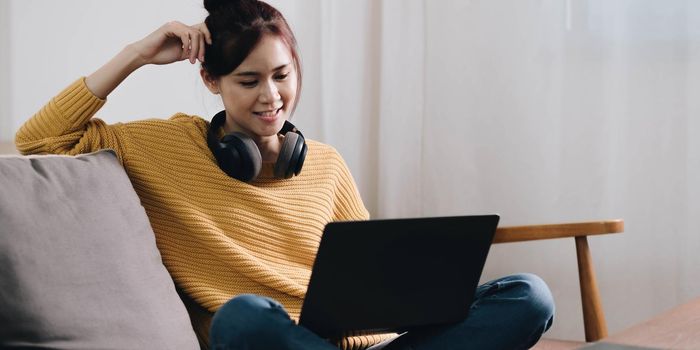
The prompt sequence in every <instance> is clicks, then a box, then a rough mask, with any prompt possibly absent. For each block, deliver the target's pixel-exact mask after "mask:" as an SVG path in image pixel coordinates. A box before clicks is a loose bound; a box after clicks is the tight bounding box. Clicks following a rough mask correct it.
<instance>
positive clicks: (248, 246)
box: [15, 78, 382, 348]
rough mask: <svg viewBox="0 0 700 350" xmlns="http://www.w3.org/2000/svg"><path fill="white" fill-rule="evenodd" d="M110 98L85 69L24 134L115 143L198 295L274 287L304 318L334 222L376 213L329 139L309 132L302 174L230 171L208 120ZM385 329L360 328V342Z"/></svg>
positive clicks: (165, 250)
mask: <svg viewBox="0 0 700 350" xmlns="http://www.w3.org/2000/svg"><path fill="white" fill-rule="evenodd" d="M104 103H105V100H102V99H100V98H98V97H96V96H95V95H94V94H92V93H91V92H90V90H89V89H88V88H87V87H86V85H85V80H84V78H81V79H79V80H77V81H76V82H74V83H73V84H71V85H70V86H69V87H67V88H66V89H65V90H64V91H62V92H61V93H59V94H58V95H57V96H56V97H54V98H53V99H51V101H50V102H49V103H48V104H47V105H46V106H44V107H43V108H42V109H41V110H40V111H39V112H38V113H37V114H35V115H34V116H33V117H32V118H31V119H29V120H28V121H27V122H26V123H25V124H24V125H23V126H22V127H21V128H20V130H19V131H18V132H17V134H16V139H15V142H16V145H17V148H18V150H19V151H20V152H22V153H23V154H36V153H54V154H69V155H75V154H79V153H86V152H92V151H96V150H98V149H103V148H111V149H114V150H115V151H116V153H117V156H118V158H119V160H120V161H121V163H122V165H123V166H124V168H125V169H126V172H127V173H128V175H129V178H130V179H131V182H132V184H133V186H134V189H135V190H136V192H137V193H138V195H139V197H140V198H141V204H142V205H143V206H144V208H145V209H146V212H147V214H148V217H149V219H150V222H151V225H152V226H153V230H154V232H155V235H156V242H157V245H158V248H159V249H160V252H161V255H162V258H163V263H164V265H165V266H166V267H167V269H168V271H169V272H170V274H171V275H172V277H173V279H174V280H175V282H176V283H177V285H178V286H179V287H180V288H182V290H184V292H185V293H186V294H188V295H189V296H190V297H191V298H192V299H194V300H195V301H196V302H197V304H199V305H201V306H203V307H204V308H206V309H207V310H209V311H210V312H215V311H216V310H217V309H218V308H219V307H220V306H221V305H222V304H224V303H225V302H226V301H228V300H229V299H231V298H232V297H234V296H236V295H239V294H242V293H254V294H260V295H265V296H269V297H271V298H274V299H276V300H278V301H279V302H281V303H282V304H283V305H284V307H285V308H286V309H287V311H288V312H289V314H290V316H291V317H292V318H293V319H298V317H299V313H300V311H301V304H302V302H303V298H304V295H305V293H306V288H307V284H308V281H309V277H310V273H311V267H312V264H313V262H314V257H315V255H316V250H317V248H318V245H319V242H320V238H321V233H322V231H323V228H324V226H325V225H326V223H328V222H330V221H336V220H362V219H368V218H369V214H368V212H367V210H366V209H365V207H364V205H363V203H362V200H361V199H360V195H359V193H358V191H357V188H356V186H355V182H354V180H353V178H352V176H351V175H350V172H349V171H348V169H347V166H346V165H345V162H344V161H343V159H342V158H341V157H340V155H339V154H338V153H337V152H336V150H335V149H333V148H332V147H330V146H327V145H324V144H322V143H319V142H315V141H312V140H307V141H306V142H307V145H308V154H307V158H306V161H305V163H304V169H303V170H302V172H301V174H300V175H299V176H296V177H293V178H291V179H288V180H279V179H274V178H272V165H273V164H272V163H270V164H268V163H265V164H264V165H263V170H262V174H261V176H260V177H259V178H258V179H257V180H256V181H255V182H252V183H244V182H241V181H238V180H235V179H232V178H230V177H228V176H227V175H226V174H225V173H224V172H223V171H221V170H220V169H219V167H218V165H217V164H216V160H215V159H214V156H213V155H212V153H211V152H210V151H209V148H208V147H207V142H206V133H207V128H208V122H207V121H205V120H204V119H202V118H200V117H197V116H190V115H186V114H176V115H174V116H172V117H171V118H170V119H168V120H161V119H151V120H144V121H136V122H129V123H118V124H114V125H107V124H106V123H105V122H104V121H102V120H100V119H93V118H92V117H93V115H94V114H95V113H96V112H97V111H98V110H99V109H100V107H101V106H102V105H103V104H104ZM380 338H382V337H377V336H375V337H371V336H370V337H355V338H353V339H348V340H346V341H345V342H344V343H345V344H343V347H345V348H361V347H365V346H367V345H368V344H372V343H374V342H376V341H378V340H379V339H380Z"/></svg>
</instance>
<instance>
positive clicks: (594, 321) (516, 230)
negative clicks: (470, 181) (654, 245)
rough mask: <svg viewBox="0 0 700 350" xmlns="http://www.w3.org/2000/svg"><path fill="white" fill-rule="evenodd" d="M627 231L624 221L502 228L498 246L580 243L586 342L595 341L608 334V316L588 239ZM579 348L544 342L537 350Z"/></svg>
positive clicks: (577, 253) (579, 258) (548, 341)
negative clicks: (558, 241) (552, 241)
mask: <svg viewBox="0 0 700 350" xmlns="http://www.w3.org/2000/svg"><path fill="white" fill-rule="evenodd" d="M624 229H625V223H624V221H623V220H607V221H595V222H578V223H566V224H550V225H530V226H513V227H499V228H498V229H497V230H496V236H495V237H494V243H512V242H525V241H536V240H543V239H556V238H567V237H568V238H571V237H573V238H574V241H575V242H576V258H577V262H578V277H579V285H580V288H581V305H582V307H583V324H584V330H585V334H586V342H594V341H597V340H599V339H602V338H604V337H606V336H607V335H608V327H607V324H606V323H605V314H604V312H603V306H602V303H601V300H600V292H599V291H598V283H597V282H596V278H595V271H594V269H593V260H592V259H591V252H590V250H589V248H588V236H593V235H603V234H609V233H620V232H623V231H624ZM578 346H580V343H577V342H566V341H550V340H546V339H545V340H543V341H540V343H538V344H537V346H536V347H535V349H575V348H576V347H578Z"/></svg>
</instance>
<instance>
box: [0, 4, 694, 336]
mask: <svg viewBox="0 0 700 350" xmlns="http://www.w3.org/2000/svg"><path fill="white" fill-rule="evenodd" d="M272 3H273V4H274V5H278V6H279V8H280V9H281V10H282V12H283V13H285V15H286V17H287V18H288V20H289V22H290V23H291V25H292V27H293V29H294V30H295V32H296V34H297V37H298V39H299V42H300V46H301V51H302V60H303V65H304V68H305V76H304V91H303V95H302V100H301V102H300V105H299V108H298V110H297V114H296V116H295V121H296V123H297V125H299V126H300V127H301V128H302V129H303V130H304V133H305V135H306V136H307V137H310V138H314V139H319V140H322V141H324V142H328V143H330V144H332V145H334V146H336V148H338V150H339V151H340V152H341V153H342V154H343V156H344V158H345V159H346V161H347V162H348V164H349V166H350V168H351V170H352V171H353V174H354V176H355V178H356V180H357V182H358V185H359V187H360V191H361V192H362V196H363V198H364V200H365V203H366V205H367V207H368V208H369V209H370V211H371V213H372V215H373V216H375V217H396V216H424V215H451V214H464V213H484V212H498V213H500V214H501V215H502V218H503V223H504V224H506V225H516V224H538V223H551V222H562V221H579V220H591V219H604V218H617V217H621V218H624V219H625V220H626V224H627V225H626V226H627V230H626V231H627V232H625V233H624V234H620V235H612V236H607V237H594V238H591V242H590V244H591V247H592V250H593V257H594V260H595V264H596V267H597V272H598V276H599V285H600V288H601V292H602V296H603V303H604V307H605V309H606V311H607V316H608V325H609V327H610V330H611V332H615V331H618V330H621V329H623V328H625V327H628V326H630V325H632V324H634V323H636V322H640V321H642V320H644V319H646V318H648V317H651V316H652V315H654V314H656V313H658V312H660V311H662V310H664V309H666V308H669V307H671V306H673V305H675V304H678V303H680V302H683V301H686V300H688V299H690V298H692V297H695V296H698V295H700V279H697V278H696V276H697V274H698V272H699V271H700V255H699V254H697V253H696V251H697V250H698V249H699V248H700V235H698V232H700V216H698V215H697V214H698V213H699V212H700V203H699V202H698V198H699V197H700V186H698V180H697V179H700V154H699V152H700V141H699V139H700V138H698V134H700V122H698V118H697V115H700V102H698V101H699V100H698V99H697V98H696V97H695V96H697V95H698V93H699V92H700V63H699V62H700V60H699V59H698V58H700V57H699V56H700V3H698V2H693V1H685V0H668V1H654V0H617V1H607V0H589V1H559V0H513V1H492V0H474V1H464V0H381V1H379V0H352V1H350V0H348V1H340V0H338V1H330V0H294V1H281V0H278V1H272ZM0 6H5V7H9V9H8V10H7V11H4V10H6V9H5V8H2V7H0V11H1V12H2V13H7V14H8V16H9V24H7V25H8V26H9V28H8V29H9V30H7V31H5V30H3V33H9V35H10V36H9V39H10V42H9V45H5V46H4V47H9V50H0V52H1V53H0V59H3V56H2V55H3V54H4V53H9V64H7V65H5V64H3V65H0V69H2V68H1V67H6V69H8V71H9V79H7V78H6V77H7V75H3V79H2V82H3V84H5V85H6V86H7V87H8V89H7V90H0V91H4V93H3V94H0V102H1V103H2V106H8V105H9V111H8V112H7V113H5V111H3V110H2V109H0V138H5V139H8V138H10V139H11V137H12V135H14V130H16V129H17V128H18V127H19V126H20V125H21V124H22V123H23V122H24V121H25V120H26V118H28V117H29V116H31V115H32V114H33V113H34V112H35V111H36V110H37V109H38V108H40V107H41V106H42V105H43V104H44V103H45V102H46V101H48V99H49V98H51V97H52V96H53V95H54V94H56V93H57V92H58V91H59V90H60V89H61V88H63V87H64V86H66V85H67V84H69V83H70V82H72V81H73V80H74V79H76V78H77V77H78V76H81V75H87V74H89V73H90V72H92V71H93V70H95V69H96V68H98V67H99V66H100V65H101V64H102V63H104V62H106V61H107V60H108V59H109V58H110V57H112V56H113V55H114V54H115V53H116V52H117V51H118V50H119V49H120V48H121V47H123V46H124V45H126V44H127V43H129V42H131V41H134V40H137V39H139V38H141V37H143V36H144V35H146V34H147V33H149V32H150V31H152V30H154V29H155V28H156V27H157V26H159V25H160V24H162V23H164V22H166V21H168V20H172V19H178V20H181V21H183V22H187V23H195V22H198V21H201V20H202V19H203V18H204V14H205V13H204V10H203V9H202V5H201V2H200V1H196V0H177V1H175V0H159V1H155V0H149V1H136V0H124V1H120V2H102V1H99V2H98V1H88V0H64V1H49V0H22V1H19V0H9V1H5V2H0ZM137 9H138V10H137ZM1 16H2V15H1V14H0V28H3V27H2V24H3V22H2V18H3V17H1ZM2 40H5V39H3V37H2V36H1V35H0V43H2ZM0 74H2V72H0ZM0 87H2V85H0ZM8 102H10V103H9V104H8ZM0 108H1V107H0ZM6 108H7V107H6ZM219 108H220V102H218V101H217V100H216V98H215V97H213V96H211V95H209V94H208V92H206V90H205V89H204V87H203V86H202V85H201V83H200V82H199V77H198V73H197V67H193V66H190V65H189V64H188V63H184V62H183V63H178V64H174V65H170V66H166V67H145V68H143V69H141V70H139V71H138V72H136V73H135V74H134V75H133V76H132V77H130V78H129V79H128V80H127V81H126V82H125V83H124V84H123V85H121V86H120V87H119V88H118V89H117V90H116V91H115V92H114V93H113V94H112V95H110V97H109V103H108V104H107V105H106V106H105V107H104V108H103V109H102V110H101V111H100V112H99V116H100V117H101V118H103V119H105V120H107V121H108V122H117V121H129V120H134V119H141V118H150V117H168V116H169V115H171V114H172V113H175V112H178V111H184V112H188V113H193V114H199V115H202V116H204V117H208V116H210V115H212V114H213V113H214V112H216V111H218V109H219ZM8 125H9V126H11V128H12V131H11V132H8V130H7V129H6V127H7V126H8ZM519 271H530V272H535V273H537V274H539V275H541V276H542V277H544V278H545V280H546V281H547V282H548V283H549V285H550V287H551V289H552V291H553V292H554V294H555V298H556V300H557V308H558V316H557V317H558V318H557V321H556V322H555V326H554V327H553V329H552V331H551V333H550V335H551V336H556V337H564V338H570V339H582V338H583V333H582V321H581V317H582V316H581V310H580V301H579V300H578V299H577V298H578V285H577V278H576V266H575V251H574V243H573V241H569V240H559V241H551V242H538V243H526V244H518V245H505V246H503V245H502V246H496V247H494V249H493V252H492V254H491V255H490V257H489V261H488V264H487V268H486V271H485V278H493V277H497V276H502V275H504V274H507V273H512V272H519Z"/></svg>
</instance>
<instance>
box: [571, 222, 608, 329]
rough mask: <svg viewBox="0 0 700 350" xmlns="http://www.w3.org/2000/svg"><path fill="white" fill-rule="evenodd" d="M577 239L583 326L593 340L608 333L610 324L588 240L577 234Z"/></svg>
mask: <svg viewBox="0 0 700 350" xmlns="http://www.w3.org/2000/svg"><path fill="white" fill-rule="evenodd" d="M575 240H576V258H577V259H578V277H579V285H580V287H581V304H582V306H583V326H584V329H585V331H586V341H587V342H593V341H597V340H599V339H601V338H604V337H606V336H607V335H608V326H607V324H606V323H605V314H604V313H603V305H602V303H601V300H600V293H599V291H598V283H597V282H596V278H595V272H594V270H593V260H592V259H591V252H590V250H589V249H588V240H587V239H586V236H577V237H575Z"/></svg>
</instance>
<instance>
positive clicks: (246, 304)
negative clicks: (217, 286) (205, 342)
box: [209, 294, 292, 348]
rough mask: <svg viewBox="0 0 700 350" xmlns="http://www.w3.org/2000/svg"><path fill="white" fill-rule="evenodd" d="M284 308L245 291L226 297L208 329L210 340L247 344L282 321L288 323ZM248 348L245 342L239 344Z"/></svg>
mask: <svg viewBox="0 0 700 350" xmlns="http://www.w3.org/2000/svg"><path fill="white" fill-rule="evenodd" d="M291 322H292V321H291V320H290V318H289V316H288V315H287V312H286V311H284V309H283V307H282V305H280V304H279V303H278V302H276V301H274V300H272V299H269V298H266V297H261V296H257V295H252V294H244V295H240V296H237V297H235V298H233V299H231V300H229V301H228V302H227V303H226V304H224V305H223V306H222V307H221V308H220V309H219V310H218V311H217V312H216V313H215V314H214V317H213V319H212V324H211V329H210V337H209V339H210V343H211V345H212V348H215V347H214V346H215V345H220V344H226V345H228V347H224V348H238V347H236V346H233V347H231V345H233V344H239V345H243V344H248V343H250V342H251V341H253V340H255V339H261V338H262V339H264V338H266V337H269V336H270V334H269V333H272V332H274V331H275V330H276V329H280V328H281V326H282V325H283V324H287V323H291ZM240 348H247V346H240Z"/></svg>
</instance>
